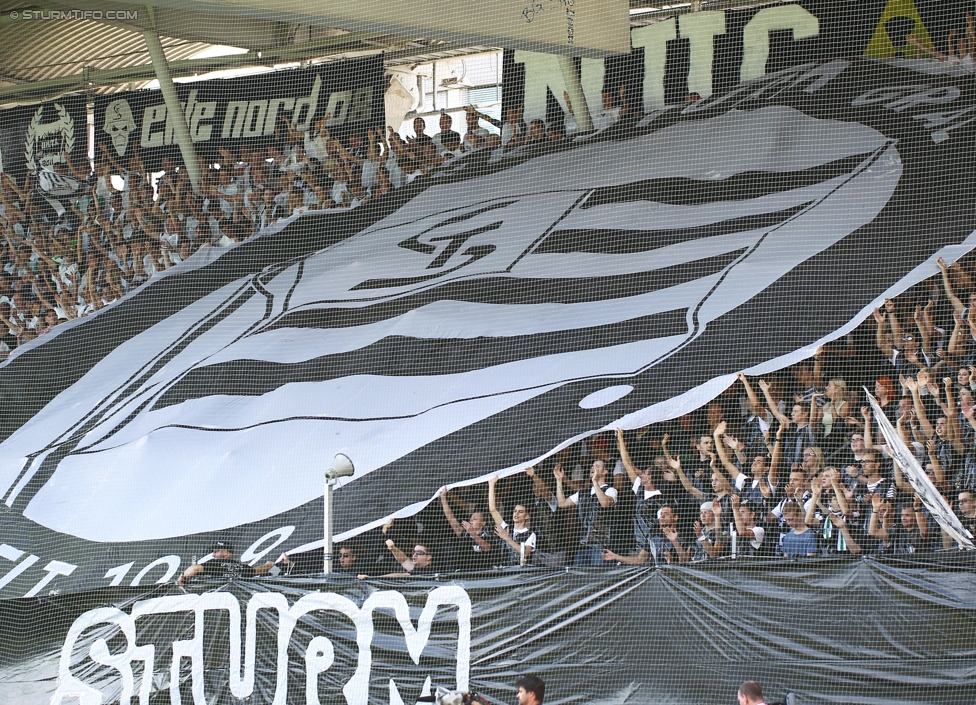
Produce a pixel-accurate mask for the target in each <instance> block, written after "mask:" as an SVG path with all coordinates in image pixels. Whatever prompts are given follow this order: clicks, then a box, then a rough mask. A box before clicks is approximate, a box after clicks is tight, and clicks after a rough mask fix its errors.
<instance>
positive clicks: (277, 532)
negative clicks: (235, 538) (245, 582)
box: [241, 526, 295, 565]
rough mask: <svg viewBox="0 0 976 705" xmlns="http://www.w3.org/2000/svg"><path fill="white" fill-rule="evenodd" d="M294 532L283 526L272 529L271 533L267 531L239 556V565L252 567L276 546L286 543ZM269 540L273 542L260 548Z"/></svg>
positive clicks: (293, 529) (292, 528)
mask: <svg viewBox="0 0 976 705" xmlns="http://www.w3.org/2000/svg"><path fill="white" fill-rule="evenodd" d="M294 531H295V527H294V526H283V527H281V528H280V529H272V530H271V531H269V532H268V533H266V534H265V535H264V536H262V537H261V538H259V539H258V540H257V541H255V542H254V543H252V544H251V545H250V546H248V547H247V550H245V551H244V553H242V554H241V563H247V564H248V565H254V564H255V563H257V562H258V561H259V560H261V559H262V558H264V557H265V556H266V555H268V554H269V553H270V552H271V551H272V550H273V549H275V548H276V547H277V546H280V545H281V544H283V543H284V542H285V541H287V540H288V537H289V536H291V535H292V533H294ZM271 538H274V539H275V540H274V541H272V542H271V543H269V544H268V545H267V546H264V547H263V548H262V545H263V544H264V542H265V541H267V540H268V539H271ZM259 549H260V550H259Z"/></svg>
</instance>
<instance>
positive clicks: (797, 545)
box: [782, 502, 819, 558]
mask: <svg viewBox="0 0 976 705" xmlns="http://www.w3.org/2000/svg"><path fill="white" fill-rule="evenodd" d="M803 516H804V512H803V509H802V508H801V507H800V505H799V504H797V503H796V502H787V503H786V504H785V505H784V506H783V519H784V520H785V521H786V523H787V524H788V525H789V527H790V531H789V532H788V533H787V534H786V535H785V536H783V543H782V552H783V555H784V556H786V557H787V558H801V557H803V556H816V555H817V553H818V551H819V548H818V546H817V538H816V534H814V532H813V531H811V530H810V527H809V526H807V525H806V522H805V521H804V518H803Z"/></svg>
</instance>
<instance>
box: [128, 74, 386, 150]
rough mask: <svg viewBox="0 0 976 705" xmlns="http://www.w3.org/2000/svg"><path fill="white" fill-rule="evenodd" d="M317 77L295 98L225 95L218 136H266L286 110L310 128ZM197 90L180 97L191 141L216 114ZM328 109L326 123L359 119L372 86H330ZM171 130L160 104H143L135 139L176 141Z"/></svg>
mask: <svg viewBox="0 0 976 705" xmlns="http://www.w3.org/2000/svg"><path fill="white" fill-rule="evenodd" d="M321 90H322V77H321V76H316V77H315V80H314V81H313V82H312V89H311V91H310V92H309V94H308V95H306V96H303V97H300V98H263V99H255V100H231V101H228V102H227V103H226V104H225V106H224V108H225V109H224V120H223V124H222V125H221V126H220V137H221V138H222V139H228V138H230V139H241V138H254V137H269V136H271V135H273V134H274V131H275V125H276V124H277V122H278V116H279V115H280V114H282V113H290V114H291V119H290V120H289V122H290V123H291V125H292V126H293V127H295V128H296V129H299V130H307V129H309V128H311V126H312V123H313V120H314V119H315V116H316V115H318V114H320V113H322V112H323V111H320V110H319V108H318V105H319V93H320V92H321ZM198 93H199V91H198V90H196V89H195V90H192V91H190V94H189V96H188V97H187V101H186V103H182V104H181V105H182V108H183V115H184V118H185V119H186V123H187V127H188V129H189V132H190V139H191V140H192V141H193V142H207V141H208V140H210V139H211V138H213V136H214V127H215V125H214V124H213V122H212V121H213V120H214V118H215V117H216V116H217V113H218V107H219V102H218V101H197V99H196V97H197V94H198ZM324 112H325V113H332V119H331V120H330V121H329V126H330V127H338V126H340V125H342V124H344V123H346V122H351V123H355V122H364V121H367V120H369V118H370V117H371V116H372V112H373V87H372V86H368V87H366V88H357V89H355V90H348V91H335V92H333V93H331V94H330V95H329V102H328V105H327V107H326V109H325V111H324ZM175 135H176V130H175V125H174V123H173V119H172V116H171V115H169V111H167V109H166V106H165V105H164V104H162V103H160V104H158V105H147V106H146V107H145V108H144V109H143V113H142V125H141V132H140V136H139V144H140V146H142V147H162V146H165V145H171V144H175V143H176V136H175Z"/></svg>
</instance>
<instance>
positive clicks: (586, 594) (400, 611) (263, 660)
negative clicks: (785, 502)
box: [0, 553, 976, 705]
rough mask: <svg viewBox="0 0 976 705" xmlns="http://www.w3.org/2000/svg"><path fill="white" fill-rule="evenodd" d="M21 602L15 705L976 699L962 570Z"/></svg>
mask: <svg viewBox="0 0 976 705" xmlns="http://www.w3.org/2000/svg"><path fill="white" fill-rule="evenodd" d="M963 559H965V560H963ZM838 600H842V601H843V608H842V609H838ZM879 604H881V605H884V607H885V608H884V609H878V605H879ZM4 607H5V610H4V626H5V628H6V629H7V631H8V633H9V634H11V635H15V634H16V635H17V638H16V639H14V638H9V639H6V640H4V645H3V646H4V648H3V650H2V651H0V655H2V659H0V700H2V701H3V702H5V703H17V704H18V705H74V704H75V703H85V704H88V703H118V702H121V703H136V702H138V703H140V705H145V704H147V703H188V704H189V703H193V705H204V704H205V703H238V702H255V703H272V702H273V703H279V704H280V705H313V704H318V703H329V704H333V703H335V704H337V703H348V704H349V705H413V704H414V703H416V702H417V699H418V697H420V696H422V695H427V694H430V693H431V692H432V691H435V690H436V689H437V688H444V689H450V690H457V691H461V692H474V693H477V694H479V695H481V696H483V697H485V698H487V701H488V702H490V703H492V704H493V705H500V704H502V703H514V702H515V697H514V695H515V690H516V689H515V687H514V683H515V681H516V679H518V678H519V677H520V676H522V675H525V674H528V673H532V674H537V675H538V676H540V677H541V678H542V679H543V680H544V681H545V683H546V697H545V702H547V703H582V702H585V703H600V704H605V705H646V704H648V703H655V704H656V703H661V704H668V705H693V704H697V703H733V702H735V693H736V690H737V688H738V687H739V684H741V683H742V682H743V681H746V680H756V681H759V682H760V683H761V684H762V686H763V690H764V693H765V695H766V701H767V702H771V703H776V702H783V701H784V700H786V695H787V694H788V693H793V694H794V695H795V698H796V702H798V703H804V704H809V705H813V704H817V705H819V704H825V703H863V704H864V705H936V704H942V705H948V704H950V703H964V702H969V701H971V699H972V693H973V691H974V690H976V675H974V673H973V669H972V668H969V667H968V665H969V664H971V663H972V662H973V659H974V658H976V644H974V640H973V638H972V634H973V630H974V628H976V609H974V608H976V574H974V570H973V565H972V561H971V560H969V556H968V555H963V554H958V553H957V554H943V555H942V556H940V557H939V558H938V561H936V560H935V557H932V558H931V559H930V560H928V561H926V560H925V559H924V558H922V557H920V556H919V555H918V554H915V555H912V556H910V557H907V556H906V557H904V559H903V560H899V559H898V558H888V559H880V560H879V559H872V558H868V559H861V558H857V559H852V560H823V561H817V560H814V561H807V562H804V563H801V564H797V563H791V562H789V561H785V560H783V561H780V560H776V559H772V560H771V561H770V562H765V563H764V562H756V561H742V560H738V561H726V562H710V563H709V564H708V565H704V566H703V565H698V566H694V565H684V566H667V567H665V568H661V569H656V570H655V569H651V570H640V569H637V570H634V569H629V570H599V571H594V570H591V571H587V572H580V571H571V572H558V573H544V572H538V571H535V570H528V571H519V570H516V571H514V572H509V571H506V572H504V573H500V574H497V575H495V576H492V577H491V578H486V579H481V580H479V579H476V578H474V579H466V580H457V579H451V580H443V579H441V580H436V579H435V580H424V579H419V578H408V579H400V580H397V579H391V580H375V581H370V582H367V583H363V582H360V581H357V580H355V579H354V578H352V577H351V576H334V578H333V579H331V580H321V579H320V580H314V581H300V580H295V579H280V580H271V579H257V580H252V581H235V582H232V583H230V584H227V585H221V584H220V583H218V582H210V583H207V584H205V585H200V586H191V587H190V589H189V592H184V591H182V590H181V589H180V588H178V587H176V586H175V585H172V584H171V585H166V586H158V587H156V588H154V589H153V590H152V591H151V592H147V591H145V590H139V589H134V588H125V589H121V588H119V589H112V588H108V589H102V590H93V591H90V592H87V593H84V594H80V595H71V596H63V595H62V596H55V597H49V598H46V599H44V600H34V599H19V600H5V601H4ZM811 612H816V614H818V615H820V618H812V617H811V616H810V613H811ZM39 624H43V628H38V625H39ZM866 625H867V627H868V628H866Z"/></svg>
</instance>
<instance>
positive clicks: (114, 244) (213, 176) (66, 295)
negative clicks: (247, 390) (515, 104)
mask: <svg viewBox="0 0 976 705" xmlns="http://www.w3.org/2000/svg"><path fill="white" fill-rule="evenodd" d="M608 105H611V106H612V105H613V100H609V101H608ZM619 117H620V110H619V109H616V110H614V109H613V108H612V107H611V108H610V112H607V113H606V115H605V116H604V117H603V118H602V119H603V122H604V123H606V125H604V126H609V125H610V124H612V123H613V122H614V121H615V120H616V119H619ZM465 118H466V119H465V123H466V124H465V131H464V134H463V135H462V134H461V133H459V132H457V131H455V130H454V119H453V118H452V117H451V116H450V115H448V114H446V113H444V114H441V116H440V118H439V128H440V130H439V132H437V133H436V134H434V135H428V134H426V129H427V128H426V123H425V121H424V119H423V118H416V119H415V120H414V121H413V125H412V127H413V131H414V134H413V135H410V136H409V137H406V138H404V137H401V135H400V134H399V133H397V132H396V131H394V129H393V128H392V127H388V128H386V129H385V130H384V128H383V127H375V128H370V129H367V130H366V131H365V132H364V133H362V134H361V133H358V132H354V131H353V132H347V133H346V134H343V135H341V139H340V136H337V135H333V134H332V133H331V132H330V129H329V122H330V120H331V116H330V115H325V116H323V117H322V118H321V119H320V120H318V121H317V122H316V123H315V124H314V125H313V127H312V128H311V129H309V130H306V131H299V130H296V129H294V128H293V127H292V126H291V125H289V124H288V123H287V121H286V120H284V118H282V119H281V120H280V122H279V125H278V129H277V130H276V132H275V135H274V137H273V139H271V140H270V143H269V144H267V145H265V146H262V147H261V148H260V149H251V148H249V147H243V148H241V149H240V150H239V151H238V153H237V154H232V153H230V152H229V151H228V150H226V149H222V150H220V159H219V161H216V162H214V163H211V164H201V165H200V167H201V172H202V177H201V184H200V186H199V188H198V190H197V192H195V191H194V189H193V188H192V186H191V181H190V178H189V174H188V172H187V170H186V169H185V168H182V167H181V166H179V165H174V164H173V163H172V162H170V161H169V160H166V159H164V160H163V162H162V171H161V172H152V171H151V170H150V169H147V168H146V167H145V165H144V164H143V161H142V159H141V158H140V155H139V152H138V149H137V148H136V147H135V145H130V146H129V150H128V156H127V159H126V163H125V164H124V165H123V164H120V163H119V161H118V160H117V159H116V155H115V154H114V153H113V151H112V150H111V149H110V148H108V147H106V146H105V145H102V146H100V154H99V156H98V159H97V160H96V161H95V163H94V165H89V167H88V168H83V167H76V166H75V165H74V164H72V162H71V160H70V155H67V154H66V155H65V160H64V163H63V164H59V165H57V167H56V169H57V170H58V171H59V172H60V174H59V175H60V176H65V177H69V178H71V179H74V180H75V181H76V182H77V183H79V184H81V188H80V192H79V193H76V194H75V195H73V196H72V197H70V198H64V197H52V196H50V195H49V194H46V193H45V192H44V191H43V190H42V189H41V188H39V186H38V183H39V179H38V174H35V173H31V174H28V176H27V178H26V180H25V183H24V184H18V183H17V182H16V180H15V179H14V178H13V177H12V176H11V175H10V174H9V173H3V174H0V186H2V189H0V266H2V272H0V324H2V328H0V330H2V333H3V334H2V335H0V359H3V358H5V357H6V356H7V355H8V354H9V353H10V351H11V350H13V349H14V348H16V347H17V346H18V345H21V344H23V343H25V342H28V341H31V340H34V339H35V338H37V337H38V336H41V335H43V334H45V333H46V332H48V331H49V330H51V328H53V327H54V326H56V325H58V324H59V323H63V322H65V321H69V320H72V319H75V318H79V317H82V316H85V315H88V314H90V313H93V312H95V311H98V310H99V309H101V308H103V307H105V306H107V305H108V304H110V303H112V302H113V301H116V300H117V299H119V298H121V297H123V296H125V295H126V294H127V293H129V292H130V291H132V290H133V289H135V288H137V287H138V286H140V285H141V284H143V283H145V282H147V281H149V280H150V279H151V278H152V277H153V276H155V275H156V274H157V273H159V272H163V271H165V270H166V269H169V268H170V267H172V266H174V265H177V264H179V263H180V262H182V261H183V260H185V259H187V258H189V257H190V256H191V255H193V254H194V253H195V252H196V251H197V250H199V249H200V248H202V247H227V246H230V245H232V244H234V243H236V242H241V241H243V240H246V239H248V238H250V237H252V236H254V235H255V234H257V233H258V232H259V231H260V230H262V229H263V228H266V227H268V226H269V225H272V224H273V223H276V222H278V221H279V220H281V219H283V218H287V217H290V216H292V215H296V214H300V213H304V212H306V211H312V210H323V209H333V208H354V207H356V206H359V205H361V204H364V203H367V202H369V201H371V200H374V199H379V198H382V197H383V196H385V195H386V194H388V193H390V192H391V191H392V190H394V189H398V188H401V187H403V186H404V185H406V184H409V183H411V182H412V181H413V180H414V179H416V178H418V177H422V176H424V175H426V174H429V173H431V172H432V171H434V170H436V169H438V168H440V167H441V166H442V165H444V164H445V163H447V162H449V161H450V160H452V159H456V158H459V157H461V156H463V155H464V154H465V153H467V152H472V151H476V150H480V149H490V150H493V151H494V152H496V153H499V154H500V153H511V152H513V151H516V150H520V149H523V148H526V147H532V146H538V145H542V144H547V143H549V142H550V141H551V140H558V139H562V138H563V137H564V136H565V126H564V125H560V126H558V127H554V128H553V129H551V130H548V131H547V129H546V126H545V124H544V123H543V122H542V121H541V120H536V121H532V122H531V123H529V124H526V123H525V122H524V121H523V120H522V117H521V109H515V110H510V111H509V115H508V120H507V121H506V122H502V121H500V120H497V119H495V118H492V117H490V116H488V115H486V114H484V113H481V112H479V111H477V110H476V109H475V108H473V107H471V106H468V107H467V108H466V109H465ZM486 123H487V124H489V125H493V126H494V130H496V131H493V132H490V131H489V129H487V128H486V127H484V124H486ZM117 183H118V184H121V188H120V189H119V188H116V186H115V184H117Z"/></svg>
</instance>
